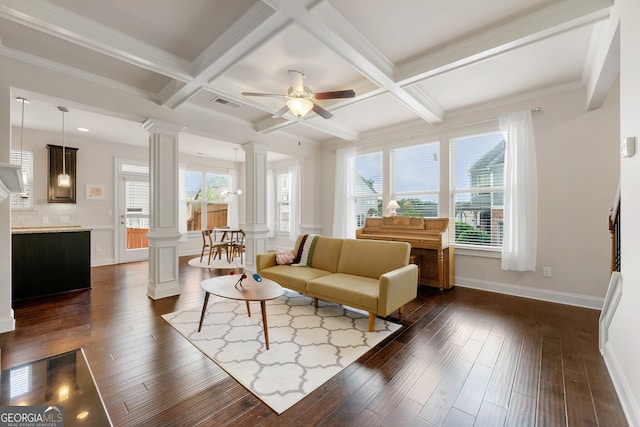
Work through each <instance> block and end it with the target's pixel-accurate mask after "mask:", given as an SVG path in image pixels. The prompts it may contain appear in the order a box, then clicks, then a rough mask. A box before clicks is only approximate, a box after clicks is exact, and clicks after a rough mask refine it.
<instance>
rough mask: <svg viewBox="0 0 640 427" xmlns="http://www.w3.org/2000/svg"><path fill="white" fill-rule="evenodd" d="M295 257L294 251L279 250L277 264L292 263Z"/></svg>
mask: <svg viewBox="0 0 640 427" xmlns="http://www.w3.org/2000/svg"><path fill="white" fill-rule="evenodd" d="M294 259H295V255H293V251H279V252H278V253H276V264H278V265H288V264H292V263H293V260H294Z"/></svg>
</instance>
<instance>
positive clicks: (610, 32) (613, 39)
mask: <svg viewBox="0 0 640 427" xmlns="http://www.w3.org/2000/svg"><path fill="white" fill-rule="evenodd" d="M600 25H603V26H604V25H605V23H603V24H600ZM598 35H599V37H596V38H595V39H594V40H593V41H592V49H591V52H590V60H589V61H587V64H585V73H584V74H585V80H586V82H587V108H588V109H589V110H593V109H596V108H600V107H602V105H603V104H604V101H605V100H606V98H607V95H609V92H610V91H611V88H612V87H613V84H614V83H615V81H616V79H617V78H618V76H619V75H620V19H617V20H615V25H612V26H610V27H608V28H601V31H600V32H599V34H598Z"/></svg>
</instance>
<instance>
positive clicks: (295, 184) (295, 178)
mask: <svg viewBox="0 0 640 427" xmlns="http://www.w3.org/2000/svg"><path fill="white" fill-rule="evenodd" d="M289 175H290V176H291V188H290V190H289V191H290V194H289V239H290V240H292V241H294V242H295V240H296V239H297V238H298V235H299V234H300V165H298V164H297V163H296V164H295V166H290V167H289Z"/></svg>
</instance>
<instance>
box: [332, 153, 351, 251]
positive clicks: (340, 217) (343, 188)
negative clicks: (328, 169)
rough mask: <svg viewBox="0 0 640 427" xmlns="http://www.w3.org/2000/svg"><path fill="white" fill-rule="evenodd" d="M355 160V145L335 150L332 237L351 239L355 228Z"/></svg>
mask: <svg viewBox="0 0 640 427" xmlns="http://www.w3.org/2000/svg"><path fill="white" fill-rule="evenodd" d="M355 162H356V149H355V147H345V148H339V149H338V150H337V151H336V182H335V186H334V191H335V198H334V202H333V237H338V238H343V239H344V238H348V239H353V238H354V237H355V230H356V204H355V195H354V176H355V168H356V165H355Z"/></svg>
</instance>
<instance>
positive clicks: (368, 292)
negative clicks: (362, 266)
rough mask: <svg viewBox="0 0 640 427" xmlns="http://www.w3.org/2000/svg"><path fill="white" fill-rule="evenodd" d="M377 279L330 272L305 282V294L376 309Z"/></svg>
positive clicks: (369, 309)
mask: <svg viewBox="0 0 640 427" xmlns="http://www.w3.org/2000/svg"><path fill="white" fill-rule="evenodd" d="M378 292H379V282H378V280H377V279H371V278H368V277H360V276H354V275H351V274H342V273H336V274H330V275H327V276H322V277H319V278H317V279H313V280H310V281H309V282H308V283H307V295H309V296H312V297H316V298H320V299H323V300H327V301H333V302H337V303H339V304H345V305H349V306H351V307H355V308H360V309H362V310H367V311H370V312H374V313H375V312H376V311H377V310H378Z"/></svg>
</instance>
